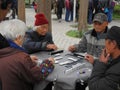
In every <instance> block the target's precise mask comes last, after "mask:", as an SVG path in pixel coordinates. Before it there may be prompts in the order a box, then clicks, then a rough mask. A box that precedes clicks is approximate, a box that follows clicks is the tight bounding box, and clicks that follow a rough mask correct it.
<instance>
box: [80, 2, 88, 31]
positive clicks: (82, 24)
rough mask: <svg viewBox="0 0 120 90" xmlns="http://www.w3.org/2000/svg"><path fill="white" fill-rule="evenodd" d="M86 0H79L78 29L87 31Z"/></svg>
mask: <svg viewBox="0 0 120 90" xmlns="http://www.w3.org/2000/svg"><path fill="white" fill-rule="evenodd" d="M87 14H88V0H80V9H79V20H78V30H79V31H82V32H84V31H87V30H88V28H87Z"/></svg>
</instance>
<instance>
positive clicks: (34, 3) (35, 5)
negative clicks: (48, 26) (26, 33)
mask: <svg viewBox="0 0 120 90" xmlns="http://www.w3.org/2000/svg"><path fill="white" fill-rule="evenodd" d="M32 5H33V8H34V10H35V12H36V13H37V3H36V2H35V1H33V2H32Z"/></svg>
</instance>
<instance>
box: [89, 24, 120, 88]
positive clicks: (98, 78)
mask: <svg viewBox="0 0 120 90" xmlns="http://www.w3.org/2000/svg"><path fill="white" fill-rule="evenodd" d="M88 61H89V62H91V63H92V64H93V71H92V74H91V77H90V79H89V84H88V85H89V90H120V71H119V68H120V27H117V26H113V27H112V28H111V29H110V30H109V31H108V33H107V36H106V39H105V49H104V50H103V52H102V54H101V56H100V58H99V60H95V61H94V60H92V61H91V60H88Z"/></svg>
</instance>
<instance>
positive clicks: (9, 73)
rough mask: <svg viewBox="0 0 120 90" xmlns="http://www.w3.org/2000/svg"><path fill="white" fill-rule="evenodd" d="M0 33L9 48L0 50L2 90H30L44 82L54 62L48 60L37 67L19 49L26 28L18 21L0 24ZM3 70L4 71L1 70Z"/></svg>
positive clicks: (50, 59) (22, 50) (51, 59)
mask: <svg viewBox="0 0 120 90" xmlns="http://www.w3.org/2000/svg"><path fill="white" fill-rule="evenodd" d="M0 27H3V28H0V33H1V34H2V35H3V36H4V37H6V39H7V40H8V41H9V43H10V47H9V46H6V47H4V48H1V49H0V72H1V73H0V82H1V83H2V85H1V86H2V90H32V89H33V85H34V84H35V83H37V82H39V81H41V80H44V79H45V78H46V77H47V76H48V75H49V73H51V72H52V71H53V69H54V65H53V63H54V60H53V58H49V59H46V60H44V61H43V62H42V61H41V63H40V64H39V65H38V66H37V64H36V63H35V62H32V60H31V58H30V56H29V55H28V54H26V53H24V49H23V48H22V47H21V45H22V42H23V40H24V35H25V31H26V30H27V27H26V25H25V23H24V22H22V21H20V20H16V19H14V20H8V21H3V22H1V23H0ZM3 69H4V70H3Z"/></svg>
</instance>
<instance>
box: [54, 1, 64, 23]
mask: <svg viewBox="0 0 120 90" xmlns="http://www.w3.org/2000/svg"><path fill="white" fill-rule="evenodd" d="M56 3H57V18H58V20H59V22H61V19H62V9H63V8H64V0H57V1H56Z"/></svg>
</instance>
